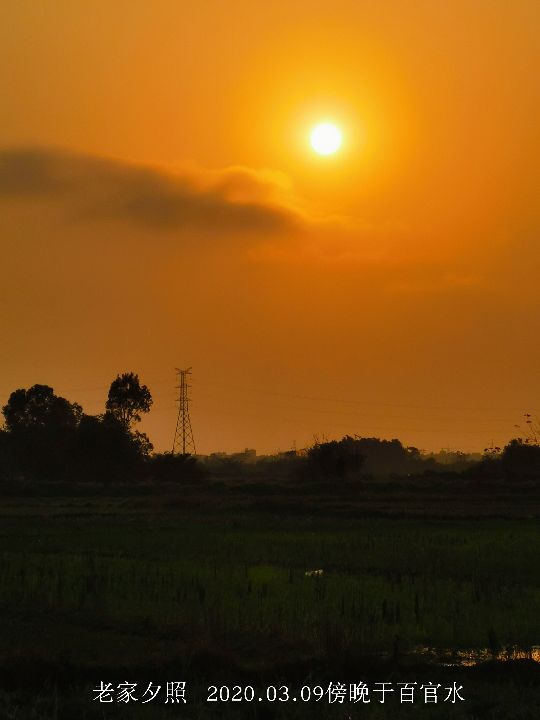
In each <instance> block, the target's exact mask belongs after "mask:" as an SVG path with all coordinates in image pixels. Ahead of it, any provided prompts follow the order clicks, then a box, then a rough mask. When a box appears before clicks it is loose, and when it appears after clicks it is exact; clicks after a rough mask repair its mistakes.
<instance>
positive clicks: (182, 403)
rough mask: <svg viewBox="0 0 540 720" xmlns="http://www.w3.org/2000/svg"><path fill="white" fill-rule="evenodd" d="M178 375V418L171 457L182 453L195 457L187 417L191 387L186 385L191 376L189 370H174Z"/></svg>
mask: <svg viewBox="0 0 540 720" xmlns="http://www.w3.org/2000/svg"><path fill="white" fill-rule="evenodd" d="M176 373H177V375H178V381H179V382H178V385H177V386H176V387H177V388H178V391H179V394H178V418H177V420H176V430H175V431H174V441H173V449H172V452H173V455H174V454H179V453H182V454H183V455H185V454H186V453H191V454H192V455H195V440H194V438H193V428H192V427H191V418H190V417H189V392H188V390H189V388H190V387H191V385H188V383H187V376H188V375H191V368H188V369H187V370H179V369H178V368H176Z"/></svg>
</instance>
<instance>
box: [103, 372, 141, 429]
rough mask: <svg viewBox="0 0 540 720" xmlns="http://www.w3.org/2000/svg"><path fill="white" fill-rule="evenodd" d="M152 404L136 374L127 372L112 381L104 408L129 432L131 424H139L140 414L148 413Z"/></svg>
mask: <svg viewBox="0 0 540 720" xmlns="http://www.w3.org/2000/svg"><path fill="white" fill-rule="evenodd" d="M152 402H153V400H152V395H151V394H150V390H149V389H148V388H147V387H146V385H141V383H140V381H139V376H138V375H137V374H135V373H133V372H129V373H123V374H122V375H118V376H117V377H116V379H115V380H113V381H112V383H111V387H110V388H109V396H108V398H107V402H106V404H105V407H106V409H107V412H108V413H110V414H111V415H112V416H113V417H114V418H115V420H118V422H120V423H121V424H122V425H123V426H124V427H125V428H126V430H131V427H132V425H133V423H136V422H140V420H141V413H147V412H149V410H150V407H151V406H152Z"/></svg>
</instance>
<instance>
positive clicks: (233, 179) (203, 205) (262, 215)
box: [0, 148, 301, 233]
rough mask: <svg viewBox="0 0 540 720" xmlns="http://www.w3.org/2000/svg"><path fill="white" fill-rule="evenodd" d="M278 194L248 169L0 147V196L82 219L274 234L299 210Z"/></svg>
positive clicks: (267, 179)
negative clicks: (183, 168) (178, 166)
mask: <svg viewBox="0 0 540 720" xmlns="http://www.w3.org/2000/svg"><path fill="white" fill-rule="evenodd" d="M278 196H279V186H278V180H277V179H275V178H272V176H271V174H269V173H258V172H256V171H252V170H249V169H248V168H231V169H225V170H222V171H217V172H216V171H208V172H206V171H199V172H190V173H188V172H185V173H182V174H174V173H171V172H167V171H165V170H162V169H158V168H152V167H145V166H141V165H135V164H129V163H125V162H121V161H118V160H111V159H105V158H98V157H94V156H90V155H82V154H75V153H68V152H64V151H58V150H50V149H41V148H23V149H16V150H4V151H1V152H0V198H2V197H3V198H19V199H26V200H28V199H32V200H34V201H35V200H38V199H40V198H41V199H43V200H46V201H47V202H52V201H54V202H57V203H60V204H62V205H63V206H65V207H66V210H67V211H68V213H69V215H70V216H71V217H77V218H80V219H82V220H85V221H98V220H123V221H127V222H130V223H133V224H135V225H137V226H139V227H147V228H150V229H157V228H161V229H164V230H170V231H174V230H179V229H182V228H184V227H197V228H201V229H210V230H219V231H222V232H262V233H275V232H280V231H283V230H290V229H293V228H295V227H298V226H299V225H300V224H301V218H300V215H299V214H298V213H297V212H296V211H295V210H294V209H293V208H292V207H290V206H288V205H287V204H286V202H283V201H279V200H278V199H277V197H278Z"/></svg>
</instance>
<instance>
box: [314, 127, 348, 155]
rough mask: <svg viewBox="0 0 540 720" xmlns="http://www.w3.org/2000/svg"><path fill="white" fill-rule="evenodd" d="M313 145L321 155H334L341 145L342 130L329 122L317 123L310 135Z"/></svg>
mask: <svg viewBox="0 0 540 720" xmlns="http://www.w3.org/2000/svg"><path fill="white" fill-rule="evenodd" d="M309 139H310V143H311V147H312V148H313V150H315V152H316V153H318V154H319V155H332V154H333V153H335V152H336V151H337V150H339V148H340V147H341V142H342V136H341V130H340V129H339V128H338V127H337V126H336V125H334V124H333V123H329V122H322V123H319V124H318V125H316V126H315V127H314V128H313V130H312V131H311V135H310V136H309Z"/></svg>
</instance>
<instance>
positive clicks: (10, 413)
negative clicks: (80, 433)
mask: <svg viewBox="0 0 540 720" xmlns="http://www.w3.org/2000/svg"><path fill="white" fill-rule="evenodd" d="M2 413H3V415H4V418H5V420H6V429H7V430H8V431H10V432H17V431H20V430H23V429H37V428H46V429H50V430H62V429H68V428H74V427H76V426H77V424H78V423H79V421H80V419H81V417H82V408H81V406H80V405H79V404H78V403H70V402H69V400H66V399H65V398H63V397H60V396H59V395H55V394H54V390H53V389H52V388H51V387H49V386H48V385H33V386H32V387H31V388H29V389H28V390H24V389H23V388H19V389H18V390H15V391H14V392H12V393H11V395H10V396H9V400H8V402H7V404H6V405H4V407H3V408H2Z"/></svg>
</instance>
